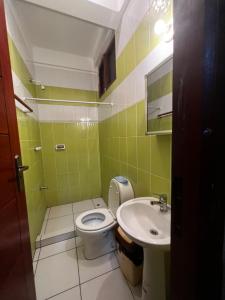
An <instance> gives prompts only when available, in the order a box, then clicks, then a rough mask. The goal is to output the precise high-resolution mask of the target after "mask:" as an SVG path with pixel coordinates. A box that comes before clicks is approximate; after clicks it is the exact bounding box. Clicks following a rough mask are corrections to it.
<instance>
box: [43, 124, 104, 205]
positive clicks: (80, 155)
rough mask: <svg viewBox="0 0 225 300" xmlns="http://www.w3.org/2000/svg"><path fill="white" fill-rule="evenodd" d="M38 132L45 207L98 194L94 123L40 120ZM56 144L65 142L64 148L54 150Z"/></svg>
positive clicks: (97, 164)
mask: <svg viewBox="0 0 225 300" xmlns="http://www.w3.org/2000/svg"><path fill="white" fill-rule="evenodd" d="M46 133H47V135H46ZM40 134H41V139H42V141H43V145H44V148H45V150H44V151H43V154H42V155H43V162H44V166H43V168H44V175H45V180H46V185H48V183H49V186H48V193H46V200H47V203H48V206H54V205H59V204H64V203H69V202H76V201H80V200H85V199H89V198H95V197H100V196H101V182H100V180H101V177H100V159H99V155H100V154H99V139H98V124H92V125H90V126H89V125H88V124H81V123H80V122H75V123H40ZM56 143H65V146H66V150H65V151H56V150H55V144H56ZM45 162H46V164H45ZM54 174H55V175H54ZM49 176H51V177H52V178H51V179H50V180H49V179H48V178H49ZM56 193H57V197H56V198H55V201H54V197H53V196H54V195H56Z"/></svg>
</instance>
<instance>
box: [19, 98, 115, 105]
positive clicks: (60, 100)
mask: <svg viewBox="0 0 225 300" xmlns="http://www.w3.org/2000/svg"><path fill="white" fill-rule="evenodd" d="M24 100H33V101H49V102H65V103H80V104H93V105H110V106H113V105H114V104H113V103H109V102H96V101H81V100H65V99H47V98H46V99H44V98H31V97H25V98H24Z"/></svg>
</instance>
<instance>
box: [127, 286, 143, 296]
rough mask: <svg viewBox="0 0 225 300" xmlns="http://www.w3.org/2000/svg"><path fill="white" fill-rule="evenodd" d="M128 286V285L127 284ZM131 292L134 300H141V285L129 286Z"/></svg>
mask: <svg viewBox="0 0 225 300" xmlns="http://www.w3.org/2000/svg"><path fill="white" fill-rule="evenodd" d="M128 284H129V283H128ZM129 287H130V289H131V292H132V294H133V296H134V300H141V293H142V285H141V284H140V285H137V286H132V285H131V284H129Z"/></svg>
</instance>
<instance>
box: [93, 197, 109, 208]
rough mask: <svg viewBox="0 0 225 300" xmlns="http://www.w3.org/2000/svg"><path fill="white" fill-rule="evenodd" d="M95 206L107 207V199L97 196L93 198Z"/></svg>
mask: <svg viewBox="0 0 225 300" xmlns="http://www.w3.org/2000/svg"><path fill="white" fill-rule="evenodd" d="M92 201H93V203H94V207H95V208H105V207H107V205H106V203H105V201H104V200H103V199H102V198H96V199H93V200H92Z"/></svg>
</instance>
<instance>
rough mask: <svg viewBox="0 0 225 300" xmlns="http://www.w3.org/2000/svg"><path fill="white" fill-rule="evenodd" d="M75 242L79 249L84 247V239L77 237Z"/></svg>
mask: <svg viewBox="0 0 225 300" xmlns="http://www.w3.org/2000/svg"><path fill="white" fill-rule="evenodd" d="M75 240H76V247H77V248H78V247H83V240H82V238H81V237H80V236H77V237H76V238H75Z"/></svg>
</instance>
